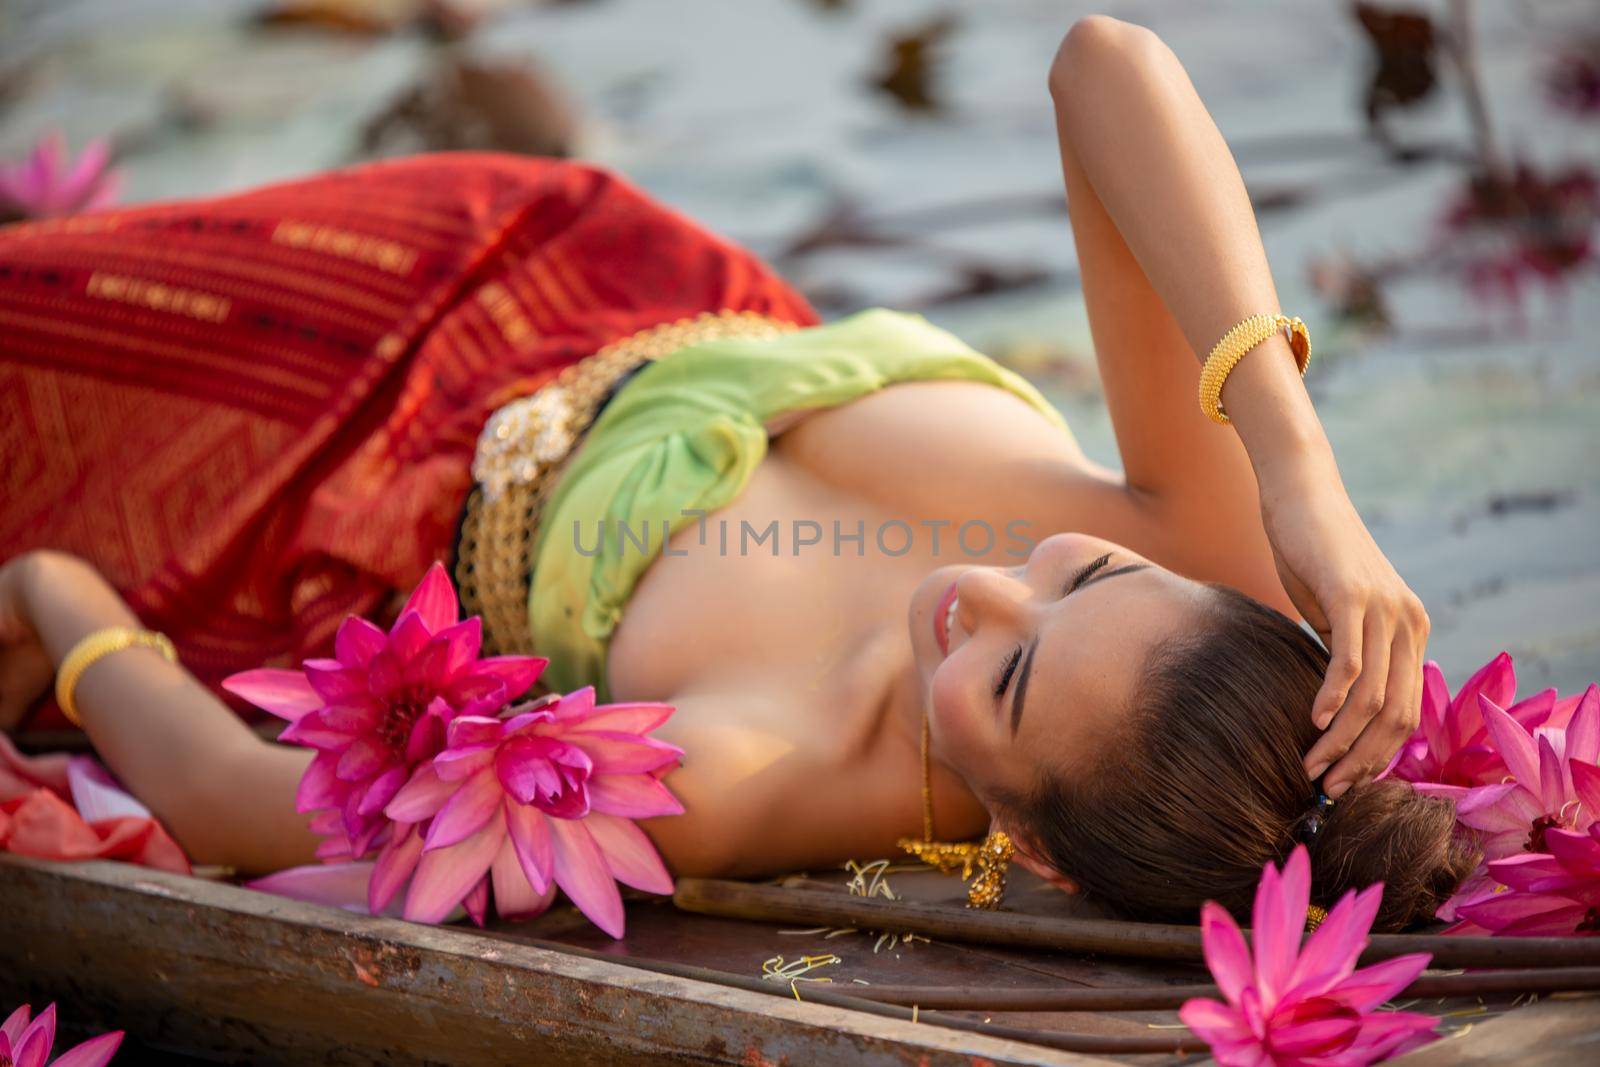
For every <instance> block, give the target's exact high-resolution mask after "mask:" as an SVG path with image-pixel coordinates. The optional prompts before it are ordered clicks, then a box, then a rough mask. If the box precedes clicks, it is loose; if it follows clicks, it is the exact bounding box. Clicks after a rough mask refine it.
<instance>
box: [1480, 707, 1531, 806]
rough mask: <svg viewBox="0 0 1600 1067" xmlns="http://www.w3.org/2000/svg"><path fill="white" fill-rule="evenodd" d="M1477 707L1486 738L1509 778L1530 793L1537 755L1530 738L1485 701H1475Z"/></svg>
mask: <svg viewBox="0 0 1600 1067" xmlns="http://www.w3.org/2000/svg"><path fill="white" fill-rule="evenodd" d="M1478 706H1479V708H1480V709H1481V710H1482V712H1483V722H1484V725H1485V726H1486V727H1487V728H1488V730H1489V736H1490V737H1491V738H1493V739H1494V745H1495V747H1496V748H1497V749H1499V750H1500V756H1501V758H1503V759H1504V760H1505V761H1506V766H1507V767H1508V768H1510V770H1511V774H1512V776H1513V777H1515V778H1516V779H1517V781H1518V782H1521V783H1522V784H1523V785H1524V786H1526V787H1527V788H1529V789H1532V788H1533V787H1534V786H1535V784H1536V783H1537V782H1538V781H1539V752H1538V750H1537V749H1536V748H1535V747H1534V743H1533V737H1532V736H1530V735H1529V733H1528V731H1526V730H1524V729H1523V728H1522V725H1521V724H1520V723H1518V722H1517V720H1515V719H1513V718H1512V717H1511V716H1509V715H1507V714H1506V713H1505V712H1504V711H1503V710H1501V708H1500V707H1499V705H1497V704H1495V703H1494V702H1493V701H1492V700H1490V699H1489V698H1487V697H1479V698H1478Z"/></svg>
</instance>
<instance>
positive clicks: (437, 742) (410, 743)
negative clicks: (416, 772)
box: [405, 700, 450, 763]
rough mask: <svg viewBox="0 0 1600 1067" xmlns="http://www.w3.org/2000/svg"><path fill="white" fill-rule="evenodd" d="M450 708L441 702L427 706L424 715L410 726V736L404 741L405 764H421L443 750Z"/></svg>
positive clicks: (437, 701) (436, 701) (434, 702)
mask: <svg viewBox="0 0 1600 1067" xmlns="http://www.w3.org/2000/svg"><path fill="white" fill-rule="evenodd" d="M449 713H450V708H449V706H448V705H447V704H445V702H444V701H442V700H435V701H433V703H431V704H429V705H428V710H427V712H426V713H425V714H423V715H420V716H418V718H417V721H416V722H415V723H414V724H412V727H411V736H410V737H409V738H408V739H407V740H406V753H405V757H406V762H407V763H421V762H422V761H423V760H425V759H428V758H430V757H432V756H433V755H434V754H436V753H437V752H439V751H440V750H441V749H442V748H444V739H445V732H446V728H445V722H446V717H447V716H448V715H449Z"/></svg>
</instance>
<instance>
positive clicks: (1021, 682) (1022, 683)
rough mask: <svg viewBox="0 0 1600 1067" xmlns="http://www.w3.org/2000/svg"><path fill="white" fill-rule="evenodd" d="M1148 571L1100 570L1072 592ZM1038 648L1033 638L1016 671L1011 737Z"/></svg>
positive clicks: (1140, 566) (1131, 567) (1137, 566)
mask: <svg viewBox="0 0 1600 1067" xmlns="http://www.w3.org/2000/svg"><path fill="white" fill-rule="evenodd" d="M1149 569H1150V564H1148V563H1127V564H1124V565H1122V566H1121V567H1113V568H1112V569H1111V570H1102V571H1101V572H1100V573H1098V574H1092V575H1090V576H1089V577H1088V578H1087V579H1086V580H1085V581H1083V582H1082V583H1081V584H1080V585H1079V586H1078V587H1077V589H1074V590H1073V592H1074V593H1076V592H1077V591H1078V590H1079V589H1083V588H1084V587H1085V586H1090V585H1093V584H1094V583H1095V582H1103V581H1105V580H1106V579H1107V578H1115V577H1117V576H1118V575H1123V574H1134V573H1136V572H1138V571H1143V570H1149ZM1038 647H1039V638H1038V637H1034V639H1033V642H1032V643H1031V644H1029V645H1028V651H1027V653H1026V654H1025V655H1024V656H1023V657H1022V667H1021V668H1020V669H1019V670H1018V671H1017V688H1016V691H1015V693H1014V695H1013V696H1012V698H1011V736H1012V737H1015V736H1017V727H1018V726H1020V725H1021V724H1022V699H1023V697H1025V696H1027V695H1028V679H1029V678H1032V677H1033V653H1034V650H1035V649H1037V648H1038Z"/></svg>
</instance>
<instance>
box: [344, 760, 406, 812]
mask: <svg viewBox="0 0 1600 1067" xmlns="http://www.w3.org/2000/svg"><path fill="white" fill-rule="evenodd" d="M409 778H410V772H409V771H407V770H406V768H405V767H403V766H401V765H400V764H395V765H394V766H393V767H390V768H389V769H388V770H386V771H384V772H383V773H382V774H380V775H378V776H377V777H376V778H374V779H373V780H372V784H370V785H369V786H367V790H366V792H365V793H363V794H362V796H361V804H360V806H359V807H357V808H356V813H357V814H359V815H363V816H375V815H377V814H379V813H380V812H382V811H383V809H384V808H386V807H388V806H389V802H390V801H391V800H393V799H394V798H395V794H397V793H399V792H400V787H401V786H403V785H405V784H406V782H407V780H408V779H409Z"/></svg>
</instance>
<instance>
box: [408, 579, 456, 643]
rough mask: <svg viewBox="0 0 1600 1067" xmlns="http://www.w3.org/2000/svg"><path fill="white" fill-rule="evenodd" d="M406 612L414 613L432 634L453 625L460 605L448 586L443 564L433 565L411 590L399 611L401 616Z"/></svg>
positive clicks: (451, 587)
mask: <svg viewBox="0 0 1600 1067" xmlns="http://www.w3.org/2000/svg"><path fill="white" fill-rule="evenodd" d="M407 612H416V614H417V618H418V619H419V620H420V621H421V622H423V623H424V624H425V625H426V626H427V628H428V630H429V631H430V632H432V633H437V632H438V631H440V630H443V629H444V628H445V627H447V626H453V625H454V624H455V621H456V619H458V618H459V617H460V613H461V605H460V604H459V603H458V602H457V600H456V591H455V588H454V587H453V586H452V585H451V584H450V575H449V572H447V571H446V570H445V569H444V564H443V563H435V564H434V565H433V566H431V567H429V568H428V573H427V574H425V575H423V576H422V581H421V582H419V583H418V584H417V587H416V589H414V590H412V593H411V597H410V599H408V600H407V601H406V603H405V607H403V608H401V609H400V614H401V615H402V616H404V615H405V614H406V613H407Z"/></svg>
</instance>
